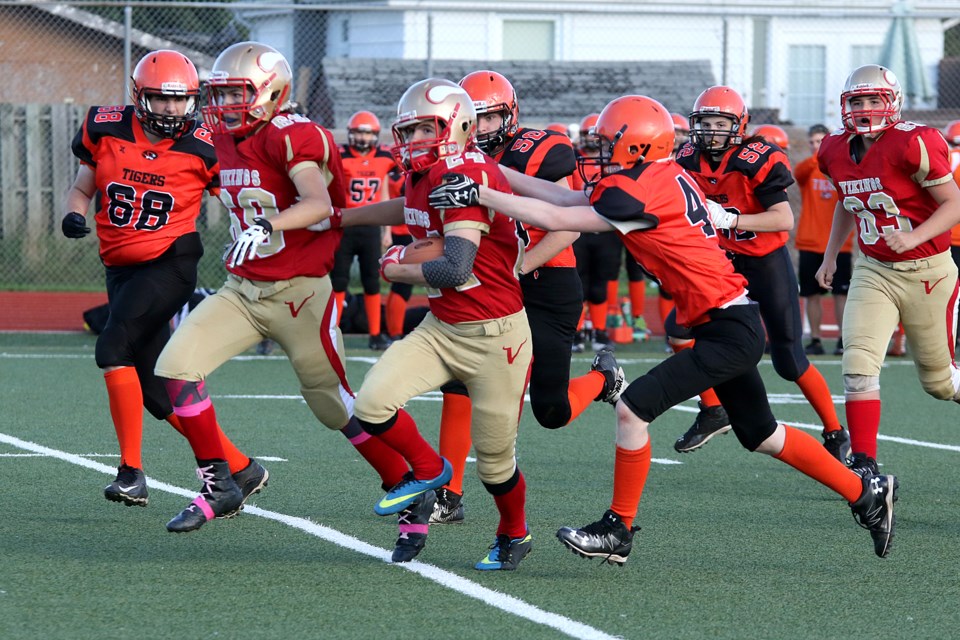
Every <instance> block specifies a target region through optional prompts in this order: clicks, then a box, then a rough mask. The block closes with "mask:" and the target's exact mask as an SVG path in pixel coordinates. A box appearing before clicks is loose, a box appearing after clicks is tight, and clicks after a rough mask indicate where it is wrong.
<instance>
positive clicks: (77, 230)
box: [60, 211, 90, 238]
mask: <svg viewBox="0 0 960 640" xmlns="http://www.w3.org/2000/svg"><path fill="white" fill-rule="evenodd" d="M60 228H61V229H62V230H63V235H65V236H67V237H68V238H82V237H84V236H86V235H87V234H88V233H90V227H88V226H87V219H86V218H84V217H83V216H82V215H80V214H79V213H77V212H76V211H71V212H70V213H68V214H67V215H65V216H63V221H62V222H61V223H60Z"/></svg>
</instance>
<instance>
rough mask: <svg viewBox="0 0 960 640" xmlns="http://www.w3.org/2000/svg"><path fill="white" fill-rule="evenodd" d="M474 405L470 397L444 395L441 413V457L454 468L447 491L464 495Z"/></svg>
mask: <svg viewBox="0 0 960 640" xmlns="http://www.w3.org/2000/svg"><path fill="white" fill-rule="evenodd" d="M472 415H473V404H472V403H471V402H470V397H469V396H465V395H461V394H459V393H445V394H443V408H442V409H441V412H440V455H441V456H443V457H444V458H446V459H447V460H449V461H450V464H451V465H452V466H453V477H452V478H450V482H448V483H447V485H446V486H447V489H450V491H453V492H454V493H457V494H460V495H463V476H464V473H465V471H466V467H467V456H468V455H470V447H471V446H472V445H473V441H472V439H471V437H470V420H471V418H472Z"/></svg>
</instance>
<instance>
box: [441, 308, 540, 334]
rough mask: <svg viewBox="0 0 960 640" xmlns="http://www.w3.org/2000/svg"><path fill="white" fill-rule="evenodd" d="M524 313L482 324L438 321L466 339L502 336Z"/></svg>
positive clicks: (451, 331) (482, 322)
mask: <svg viewBox="0 0 960 640" xmlns="http://www.w3.org/2000/svg"><path fill="white" fill-rule="evenodd" d="M521 313H523V312H522V311H520V312H517V313H514V314H512V315H509V316H504V317H502V318H494V319H492V320H485V321H481V322H458V323H456V324H451V323H449V322H444V321H443V320H440V319H439V318H438V319H437V321H438V322H439V323H440V324H442V325H443V326H444V327H445V328H446V329H447V330H449V331H450V333H453V334H455V335H458V336H461V337H464V338H474V337H477V336H500V335H503V334H504V333H506V332H507V331H509V330H510V329H512V328H513V326H514V322H513V320H514V318H516V317H517V316H518V315H520V314H521Z"/></svg>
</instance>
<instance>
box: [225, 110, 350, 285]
mask: <svg viewBox="0 0 960 640" xmlns="http://www.w3.org/2000/svg"><path fill="white" fill-rule="evenodd" d="M214 143H215V144H216V147H217V155H218V156H219V158H220V183H221V191H220V199H221V200H222V201H223V204H224V205H225V206H226V207H227V210H228V211H229V212H230V215H231V220H230V225H231V232H232V233H233V236H234V237H235V238H236V237H237V236H238V235H239V234H240V232H241V231H243V230H244V229H246V228H247V227H249V226H250V225H251V224H253V219H254V218H258V217H261V216H271V215H276V214H278V213H279V212H281V211H284V210H286V209H288V208H289V207H291V206H293V205H294V204H295V203H296V202H297V200H298V199H299V194H298V193H297V187H296V185H295V184H294V183H293V179H292V177H291V176H294V175H296V173H297V172H298V171H301V170H303V169H305V168H308V167H319V169H320V171H321V172H322V173H323V177H324V179H325V181H326V183H327V191H328V192H329V193H330V200H331V201H332V202H333V205H334V206H336V207H343V206H344V205H345V204H346V202H345V197H344V183H343V168H342V167H341V165H340V152H339V150H338V149H337V145H336V144H335V143H334V141H333V135H331V134H330V132H329V131H327V130H326V129H324V128H323V127H321V126H320V125H318V124H315V123H314V122H312V121H310V120H309V119H307V118H305V117H304V116H300V115H296V114H292V113H283V114H280V115H277V116H275V117H274V118H273V120H271V121H270V122H269V123H268V124H266V125H264V126H263V127H262V128H260V129H259V130H257V132H256V133H254V134H253V135H252V136H250V137H249V138H246V139H243V140H238V139H237V138H234V137H233V136H231V135H229V134H216V135H215V136H214ZM342 235H343V233H342V231H341V230H340V229H335V230H331V231H323V232H320V233H318V232H315V231H309V230H307V229H294V230H291V231H274V232H273V233H272V234H270V238H269V240H268V241H267V242H265V243H263V244H262V245H260V248H259V249H258V250H257V257H256V258H255V259H253V260H246V261H244V263H243V264H241V265H239V266H236V267H233V268H230V267H227V270H228V271H230V272H231V273H233V274H235V275H238V276H240V277H243V278H248V279H250V280H264V281H268V282H272V281H276V280H288V279H290V278H293V277H295V276H315V277H316V276H323V275H326V274H327V273H328V272H329V271H330V269H331V267H332V266H333V254H334V252H335V251H336V250H337V247H338V246H339V244H340V237H341V236H342Z"/></svg>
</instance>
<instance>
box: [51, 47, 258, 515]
mask: <svg viewBox="0 0 960 640" xmlns="http://www.w3.org/2000/svg"><path fill="white" fill-rule="evenodd" d="M131 80H132V81H133V82H132V85H131V96H130V97H131V99H132V100H133V104H132V105H127V106H103V107H91V108H90V110H89V112H88V113H87V117H86V119H85V120H84V122H83V126H82V127H81V129H80V131H78V132H77V135H76V137H75V138H74V140H73V153H74V155H76V156H77V158H79V159H80V168H79V169H78V170H77V177H76V180H75V181H74V183H73V186H72V187H71V188H70V190H69V192H68V193H67V199H66V209H67V211H69V212H70V213H68V214H66V215H65V216H64V218H63V225H62V227H63V233H64V235H65V236H67V237H68V238H82V237H84V236H86V235H87V234H88V233H90V228H89V227H87V223H86V219H85V218H84V216H85V214H86V212H87V209H88V208H89V206H90V203H91V201H92V200H93V198H94V194H95V193H97V192H99V193H100V194H102V197H101V208H100V210H99V211H98V212H97V214H96V218H95V219H96V222H97V225H96V226H97V237H98V238H99V241H100V259H101V261H102V262H103V264H104V266H105V268H106V283H107V298H108V305H109V308H110V315H109V318H108V319H107V323H106V326H105V327H104V329H103V331H102V332H101V333H100V335H99V337H98V338H97V346H96V360H97V366H99V367H100V368H101V369H102V370H103V377H104V381H105V382H106V385H107V396H108V398H109V401H110V414H111V417H112V418H113V425H114V428H115V429H116V432H117V440H118V441H119V443H120V465H119V468H118V470H117V471H118V472H117V477H116V479H115V480H114V481H113V482H111V483H110V484H109V485H107V487H106V489H104V495H105V496H106V498H107V499H108V500H112V501H114V502H121V503H123V504H126V505H139V506H146V505H147V501H148V495H147V482H146V477H145V476H144V473H143V462H142V454H141V442H142V436H143V408H144V407H146V409H147V411H149V412H150V414H151V415H153V416H154V417H155V418H157V419H158V420H167V421H168V422H169V423H170V424H172V425H173V426H174V428H176V429H177V430H178V431H180V432H181V433H183V428H182V427H181V424H180V421H179V419H178V418H177V416H176V415H174V412H173V408H172V406H171V404H170V399H169V398H168V397H167V392H166V390H165V389H164V387H163V382H162V381H161V380H160V379H159V378H157V377H156V376H155V375H154V373H153V368H154V364H155V363H156V361H157V356H159V355H160V351H161V350H162V349H163V347H164V345H165V344H166V343H167V340H168V339H169V338H170V319H171V318H172V317H173V316H174V315H175V314H176V313H177V312H178V311H179V310H180V309H181V308H182V307H183V305H184V304H185V303H186V302H187V301H188V300H189V299H190V296H191V294H193V291H194V289H195V288H196V286H197V264H198V262H199V261H200V256H202V255H203V247H202V245H201V244H200V234H199V233H197V228H196V220H197V216H198V215H199V214H200V205H201V201H202V198H203V192H204V190H207V191H209V192H210V193H213V194H216V193H217V192H218V191H219V186H220V176H219V172H218V171H219V167H218V165H217V157H216V154H215V153H214V149H213V144H212V142H211V140H210V131H209V130H208V129H206V128H204V127H203V126H202V125H201V124H199V122H198V119H197V109H198V100H199V97H200V83H199V81H198V78H197V70H196V68H195V67H194V66H193V63H192V62H191V61H190V60H189V59H188V58H187V57H186V56H184V55H183V54H181V53H178V52H176V51H170V50H161V51H154V52H151V53H149V54H147V55H146V56H144V57H143V59H141V60H140V61H139V62H138V63H137V66H136V67H135V68H134V71H133V77H132V78H131ZM213 428H214V431H215V432H217V433H218V435H219V436H220V437H221V438H223V441H224V442H223V444H224V446H225V448H226V450H227V453H228V458H229V461H230V470H231V471H233V472H235V473H239V472H243V474H244V475H245V477H246V476H247V475H258V476H259V475H262V476H263V478H264V481H265V478H266V472H265V471H263V469H262V468H261V467H260V466H259V465H258V464H257V463H256V462H254V461H251V460H249V459H248V458H247V457H246V456H245V455H243V454H242V453H240V452H239V451H238V450H237V449H236V448H235V447H234V446H233V445H232V444H231V443H230V442H229V441H228V440H226V438H225V437H224V436H223V434H222V432H220V431H219V427H218V426H216V425H214V427H213ZM247 467H249V468H247ZM245 468H246V469H245ZM261 472H262V473H261Z"/></svg>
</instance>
